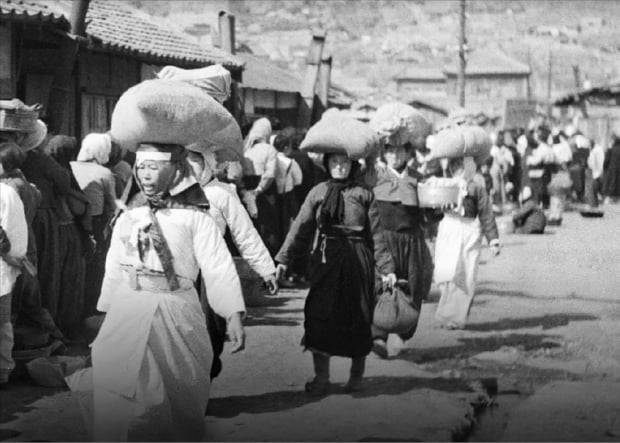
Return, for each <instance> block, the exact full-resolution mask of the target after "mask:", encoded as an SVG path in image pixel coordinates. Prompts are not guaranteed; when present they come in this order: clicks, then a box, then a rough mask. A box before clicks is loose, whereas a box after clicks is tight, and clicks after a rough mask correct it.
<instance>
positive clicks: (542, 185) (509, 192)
mask: <svg viewBox="0 0 620 443" xmlns="http://www.w3.org/2000/svg"><path fill="white" fill-rule="evenodd" d="M493 138H494V143H493V147H492V148H491V156H490V157H489V159H488V160H487V162H486V163H485V165H484V166H483V168H482V173H483V175H484V176H485V179H486V183H487V185H486V186H487V191H488V192H489V193H490V195H491V196H492V200H493V208H494V210H495V211H496V212H498V213H501V211H502V206H503V205H506V204H508V205H511V204H512V205H513V206H514V205H523V206H526V208H525V212H523V211H518V213H517V214H515V217H516V218H515V226H516V228H518V229H519V231H520V232H523V233H541V232H543V231H544V226H545V225H551V226H558V225H561V224H562V214H563V211H564V209H565V208H566V207H567V206H568V205H572V206H573V207H575V208H577V209H579V208H582V209H585V210H595V209H596V208H597V207H598V205H599V204H600V203H601V202H604V201H607V202H614V201H616V200H617V199H618V194H619V190H618V178H617V175H618V173H617V166H616V163H617V160H616V159H615V158H614V152H615V151H616V150H617V147H616V145H617V143H618V141H617V140H615V141H614V142H613V143H612V146H611V147H610V149H609V150H606V149H605V147H603V146H601V145H600V144H598V143H596V142H595V141H594V140H592V139H589V138H587V137H586V136H585V135H584V134H582V133H581V132H580V131H578V130H576V129H575V127H574V126H573V125H567V126H566V127H564V128H561V127H558V126H554V127H549V126H547V125H539V126H537V127H536V128H534V129H532V130H528V131H526V130H524V129H517V130H503V131H499V132H497V133H496V134H494V137H493ZM615 155H617V154H615ZM527 202H529V203H527ZM526 203H527V204H526ZM534 208H539V209H540V211H531V209H534ZM543 210H547V217H546V218H545V223H544V224H543V225H541V222H540V218H541V215H542V214H544V213H543V212H542V211H543ZM532 213H534V218H535V219H536V220H538V221H537V222H535V223H532V227H531V229H530V228H529V224H526V225H525V226H524V221H525V220H526V219H527V217H528V216H529V214H532Z"/></svg>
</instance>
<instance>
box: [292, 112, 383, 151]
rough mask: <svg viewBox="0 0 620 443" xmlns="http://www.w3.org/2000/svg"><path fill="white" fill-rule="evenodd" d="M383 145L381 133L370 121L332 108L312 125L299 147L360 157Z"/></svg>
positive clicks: (302, 149) (304, 149)
mask: <svg viewBox="0 0 620 443" xmlns="http://www.w3.org/2000/svg"><path fill="white" fill-rule="evenodd" d="M380 145H381V141H380V140H379V136H378V135H377V133H376V132H375V131H373V130H372V129H371V128H370V127H369V126H368V125H367V124H365V123H362V122H360V121H359V120H355V119H354V118H351V117H348V116H346V115H343V114H342V113H341V112H339V111H336V110H331V109H330V110H329V111H328V112H326V113H325V114H323V117H322V118H321V120H319V121H318V122H317V123H315V124H314V125H313V126H312V127H311V128H310V130H309V131H308V133H307V134H306V137H305V138H304V140H303V141H302V142H301V145H300V146H299V149H300V150H301V151H310V152H317V153H324V154H325V153H334V154H345V155H348V156H349V157H350V158H351V159H352V160H359V159H362V158H366V157H368V156H370V155H372V154H373V153H374V152H375V151H377V150H378V149H379V146H380Z"/></svg>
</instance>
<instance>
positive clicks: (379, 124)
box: [368, 102, 432, 148]
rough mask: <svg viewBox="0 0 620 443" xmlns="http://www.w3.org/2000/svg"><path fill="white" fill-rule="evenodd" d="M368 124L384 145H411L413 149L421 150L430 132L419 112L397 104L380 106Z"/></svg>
mask: <svg viewBox="0 0 620 443" xmlns="http://www.w3.org/2000/svg"><path fill="white" fill-rule="evenodd" d="M368 124H369V126H370V127H371V128H372V129H374V130H375V131H377V132H378V133H379V135H380V137H381V138H382V139H383V142H384V143H385V144H389V145H392V146H402V145H404V144H406V143H411V145H412V146H413V147H414V148H423V147H424V146H425V143H426V137H428V136H429V135H430V134H431V130H432V128H431V125H430V124H429V123H428V121H427V120H426V119H425V118H424V116H423V115H422V114H421V113H420V112H419V111H417V110H416V109H414V108H413V107H411V106H409V105H406V104H404V103H398V102H395V103H387V104H385V105H382V106H380V107H379V109H377V112H375V114H374V115H373V117H372V119H371V120H370V122H369V123H368Z"/></svg>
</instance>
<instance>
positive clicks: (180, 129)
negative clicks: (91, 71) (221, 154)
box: [110, 79, 241, 151]
mask: <svg viewBox="0 0 620 443" xmlns="http://www.w3.org/2000/svg"><path fill="white" fill-rule="evenodd" d="M236 124H237V123H236V122H235V119H234V117H233V116H232V115H231V114H230V112H228V111H227V110H226V108H224V107H223V106H222V105H221V104H219V103H218V102H217V100H215V99H214V98H213V97H211V96H210V95H209V94H207V93H206V92H205V91H203V90H202V89H200V88H197V87H196V86H193V85H191V84H189V83H186V82H182V81H177V80H160V79H154V80H146V81H143V82H142V83H139V84H137V85H136V86H133V87H131V88H129V89H128V90H127V91H125V92H124V93H123V95H121V97H120V98H119V100H118V102H117V103H116V106H115V107H114V111H113V112H112V124H111V129H110V134H111V136H112V137H113V138H114V139H116V140H118V142H119V143H120V145H121V147H123V148H125V149H128V150H130V151H135V150H136V148H137V146H138V145H139V144H140V143H146V142H151V143H173V144H181V145H185V146H187V145H189V144H191V143H196V142H200V141H203V140H207V139H208V140H211V141H213V138H215V137H216V136H217V135H218V134H220V135H222V136H223V135H224V134H227V133H228V132H227V131H228V130H229V128H230V127H231V126H234V125H236ZM239 138H240V134H239ZM217 145H218V146H220V149H232V147H233V145H232V144H229V143H223V142H222V143H217ZM240 148H241V147H240V146H239V149H240Z"/></svg>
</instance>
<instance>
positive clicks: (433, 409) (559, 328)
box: [0, 206, 620, 441]
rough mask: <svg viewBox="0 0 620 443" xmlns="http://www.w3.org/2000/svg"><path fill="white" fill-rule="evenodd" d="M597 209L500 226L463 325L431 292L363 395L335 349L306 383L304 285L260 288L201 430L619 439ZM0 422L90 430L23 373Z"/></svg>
mask: <svg viewBox="0 0 620 443" xmlns="http://www.w3.org/2000/svg"><path fill="white" fill-rule="evenodd" d="M603 208H604V209H605V211H606V213H605V217H603V218H602V219H585V218H582V217H581V216H580V215H579V214H578V213H576V212H571V213H567V214H565V220H564V225H563V226H562V227H559V228H550V229H549V232H548V233H547V234H545V235H542V236H518V235H507V236H503V238H502V240H503V244H504V246H505V247H504V249H503V251H502V254H501V255H500V256H499V257H496V258H491V257H490V254H489V252H488V251H486V250H485V251H483V254H482V259H483V260H482V261H483V264H482V266H481V267H480V273H479V281H480V284H479V290H478V295H477V297H476V299H475V303H474V306H473V308H472V312H471V317H470V324H469V325H468V327H467V328H466V329H465V330H462V331H449V330H445V329H441V328H439V327H438V324H437V323H436V322H435V320H434V318H433V314H434V310H435V307H436V302H437V296H438V293H437V291H433V293H432V294H431V295H432V297H431V300H429V302H428V303H426V304H425V305H424V307H423V312H422V317H421V324H420V327H419V330H418V332H417V333H416V335H415V337H414V338H413V339H412V340H411V341H409V342H408V343H407V348H406V349H405V350H404V351H403V352H401V353H400V354H399V355H398V356H392V357H391V358H390V359H388V360H381V359H379V358H377V357H376V356H374V355H371V356H370V357H369V359H368V363H367V380H366V389H365V390H364V391H363V392H361V393H359V394H355V395H350V394H345V393H344V390H343V384H344V382H346V379H347V375H348V374H347V371H348V362H347V361H346V360H344V359H333V362H332V377H331V378H332V382H333V383H334V389H333V392H332V394H331V395H329V396H323V397H309V396H308V395H307V394H305V393H304V392H303V384H304V382H305V381H306V380H307V379H308V378H309V377H310V376H311V373H312V370H311V358H310V356H309V355H308V354H304V353H303V352H302V350H301V347H300V346H299V341H300V339H301V336H302V332H303V327H302V324H303V299H304V295H305V291H304V290H294V291H282V292H281V294H280V295H279V296H278V297H277V298H270V299H264V300H263V301H262V303H261V304H262V306H258V307H253V308H251V309H250V310H249V316H248V318H247V322H246V324H247V333H248V344H247V349H246V351H244V352H243V353H242V354H236V355H228V354H227V355H225V357H224V372H223V374H222V375H221V376H220V377H219V378H218V379H217V380H216V381H215V383H214V385H213V387H212V393H211V401H210V404H209V411H208V415H207V416H206V423H207V429H208V434H207V439H208V440H212V441H252V440H254V441H256V440H271V441H273V440H275V441H285V440H289V441H290V440H305V441H320V440H331V441H361V440H365V441H369V440H375V441H376V440H382V441H389V440H408V441H412V440H451V439H459V440H460V439H467V438H469V439H471V440H477V441H484V440H501V439H505V440H507V441H515V440H517V441H518V440H538V441H545V440H546V441H549V440H575V439H576V440H581V441H620V419H619V418H618V417H620V340H618V337H620V322H619V320H620V294H619V292H620V291H619V289H618V288H620V243H619V239H620V207H617V206H616V207H612V206H604V207H603ZM502 220H503V218H502V219H500V223H501V221H502ZM480 381H483V382H484V385H485V386H487V388H490V391H491V392H490V393H491V394H495V392H494V391H495V390H497V396H496V397H495V399H494V401H493V400H490V399H489V398H488V397H487V396H485V395H484V392H482V393H481V390H480V389H479V387H480ZM495 381H496V382H497V383H496V384H495V383H494V382H495ZM495 386H497V389H495ZM486 392H489V391H488V390H487V391H486ZM475 414H478V418H479V420H478V421H479V423H480V425H479V426H478V427H475V426H474V415H475ZM0 428H2V429H1V431H0V432H1V434H0V436H2V437H3V438H4V439H8V440H11V441H32V440H47V441H70V440H73V441H75V440H83V439H85V438H87V435H86V432H85V430H84V427H83V425H82V423H81V417H80V413H79V411H78V409H77V407H76V405H75V403H74V401H73V399H71V397H70V395H69V393H68V392H67V391H66V390H54V389H46V388H36V387H32V385H31V384H29V383H28V382H26V381H23V382H20V383H18V384H16V385H14V386H13V387H12V388H11V389H10V390H9V391H7V392H3V393H2V424H1V425H0Z"/></svg>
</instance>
